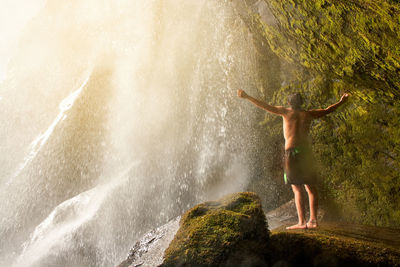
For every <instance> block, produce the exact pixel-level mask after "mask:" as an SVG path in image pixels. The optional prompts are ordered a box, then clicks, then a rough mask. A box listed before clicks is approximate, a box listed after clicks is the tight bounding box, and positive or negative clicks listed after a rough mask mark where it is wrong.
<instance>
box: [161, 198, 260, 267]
mask: <svg viewBox="0 0 400 267" xmlns="http://www.w3.org/2000/svg"><path fill="white" fill-rule="evenodd" d="M267 240H268V229H267V225H266V222H265V216H264V213H263V211H262V209H261V204H260V200H259V198H258V197H257V196H256V195H255V194H254V193H248V192H247V193H239V194H233V195H228V196H227V197H224V198H222V199H220V200H218V201H213V202H206V203H203V204H200V205H197V206H195V207H194V208H192V209H191V210H189V211H187V212H186V213H185V214H184V215H183V217H182V219H181V222H180V229H179V231H178V233H177V234H176V236H175V238H174V240H173V241H172V242H171V244H170V246H169V247H168V249H167V250H166V252H165V257H164V258H165V260H164V263H163V265H162V266H177V265H178V266H179V265H180V264H184V265H185V266H218V265H223V264H227V262H229V261H231V262H241V261H243V260H245V258H248V257H252V258H254V257H255V258H257V259H258V260H259V261H263V254H264V252H265V251H266V248H267V246H266V245H267V242H266V241H267ZM259 255H262V256H261V257H260V256H259Z"/></svg>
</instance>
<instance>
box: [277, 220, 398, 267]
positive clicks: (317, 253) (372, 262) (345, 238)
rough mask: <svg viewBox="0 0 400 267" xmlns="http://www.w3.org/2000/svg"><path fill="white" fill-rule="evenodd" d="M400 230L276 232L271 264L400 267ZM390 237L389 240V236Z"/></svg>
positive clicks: (327, 227) (332, 227) (335, 227)
mask: <svg viewBox="0 0 400 267" xmlns="http://www.w3.org/2000/svg"><path fill="white" fill-rule="evenodd" d="M399 234H400V231H399V230H396V229H390V228H382V227H372V226H362V225H349V224H339V223H323V224H322V225H320V226H319V228H318V229H317V230H295V231H293V230H292V231H287V230H285V229H284V227H282V228H280V229H276V230H274V231H273V232H272V234H271V236H270V244H271V247H270V251H271V252H270V255H271V259H270V263H272V265H274V264H277V265H280V266H400V247H399V240H398V236H399ZM388 235H390V236H388Z"/></svg>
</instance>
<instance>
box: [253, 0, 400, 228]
mask: <svg viewBox="0 0 400 267" xmlns="http://www.w3.org/2000/svg"><path fill="white" fill-rule="evenodd" d="M247 2H248V4H249V5H248V6H247V7H248V14H251V15H250V16H249V17H248V19H247V20H246V21H247V25H248V26H249V29H250V30H251V31H252V33H253V35H254V36H255V38H254V42H255V43H256V46H258V47H261V48H262V47H263V45H264V46H268V49H271V50H272V51H273V52H274V53H275V55H276V56H278V57H279V58H280V60H281V63H280V66H281V67H280V70H281V72H282V74H281V82H282V81H283V82H286V85H285V83H283V84H284V85H283V87H279V86H277V87H275V88H272V86H270V87H268V86H265V85H264V86H260V88H259V91H260V93H261V95H262V96H264V97H265V99H266V100H267V101H268V102H272V103H276V104H285V103H286V96H287V95H288V94H289V93H291V92H294V91H300V92H302V93H303V94H304V96H305V98H306V99H307V103H306V108H320V107H326V106H327V105H329V104H331V103H333V102H336V101H337V100H338V98H339V97H340V94H341V93H343V92H350V94H351V98H350V101H349V103H348V104H347V105H346V106H344V107H342V108H341V109H340V110H338V111H337V112H336V113H334V114H331V115H329V116H328V117H326V118H324V119H323V120H320V121H316V122H315V123H314V124H313V127H312V138H313V145H314V150H315V152H316V155H317V158H318V160H319V162H321V190H322V194H321V196H322V198H323V200H324V202H325V203H326V204H328V205H330V207H331V212H330V213H329V214H331V215H332V214H335V215H337V216H338V217H337V218H340V219H343V220H347V221H354V222H359V223H366V224H373V225H383V226H395V227H398V225H399V224H400V194H399V192H400V172H399V171H400V149H399V147H400V130H399V129H400V120H399V117H400V90H399V89H400V48H399V45H398V44H399V43H400V4H399V3H398V1H389V0H381V1H373V0H366V1H365V0H363V1H361V0H354V1H345V0H339V1H325V0H318V1H305V0H302V1H301V0H279V1H278V0H268V1H267V0H264V1H259V2H258V5H261V4H263V5H264V6H266V7H267V10H268V14H269V15H271V16H272V17H273V18H274V19H273V20H271V21H272V22H271V21H266V19H265V16H264V17H263V16H262V14H260V12H259V10H260V9H257V8H254V5H255V4H254V3H250V2H251V1H247ZM264 15H265V14H264ZM257 44H258V45H257ZM265 44H267V45H265ZM264 50H267V49H265V48H264ZM265 64H271V62H269V63H268V62H266V63H265ZM282 66H284V67H282ZM261 69H262V70H263V68H262V67H261ZM264 70H265V71H266V70H267V69H266V68H265V69H264ZM261 77H262V73H261V74H260V80H261V81H262V80H263V79H262V78H261ZM275 84H276V83H275ZM265 91H267V92H265ZM264 124H265V125H266V129H267V131H268V134H269V135H270V136H279V135H280V134H281V127H278V124H280V121H277V120H276V117H273V116H271V115H268V114H267V115H266V118H265V121H264ZM277 140H278V139H277ZM280 142H282V141H280ZM333 211H336V212H333Z"/></svg>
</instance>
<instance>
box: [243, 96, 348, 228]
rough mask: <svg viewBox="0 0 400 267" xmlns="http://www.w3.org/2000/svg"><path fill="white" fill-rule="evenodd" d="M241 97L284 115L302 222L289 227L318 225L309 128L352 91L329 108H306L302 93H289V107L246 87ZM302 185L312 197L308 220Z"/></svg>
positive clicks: (288, 171) (289, 179) (289, 170)
mask: <svg viewBox="0 0 400 267" xmlns="http://www.w3.org/2000/svg"><path fill="white" fill-rule="evenodd" d="M237 94H238V96H239V97H241V98H244V99H247V100H249V101H250V102H252V103H253V104H254V105H256V106H257V107H259V108H262V109H264V110H266V111H268V112H271V113H273V114H276V115H280V116H282V117H283V132H284V137H285V164H284V166H285V167H284V169H285V174H284V179H285V183H286V184H290V185H291V186H292V190H293V193H294V199H295V203H296V210H297V216H298V219H299V221H298V223H297V224H295V225H292V226H290V227H287V228H286V229H289V230H292V229H306V228H316V227H317V226H318V224H317V209H318V192H317V188H316V186H315V184H316V176H317V175H316V172H315V169H314V168H313V165H315V164H314V161H313V158H312V153H311V145H310V141H309V136H308V133H309V128H310V124H311V121H312V120H313V119H317V118H320V117H323V116H325V115H327V114H329V113H331V112H333V111H335V110H336V109H337V108H338V107H339V106H340V105H342V104H343V103H344V102H346V100H347V98H348V97H349V95H348V94H347V93H346V94H343V96H342V97H341V99H340V101H339V102H337V103H335V104H333V105H331V106H329V107H327V108H325V109H313V110H302V109H301V105H302V104H303V100H302V97H301V95H300V94H294V95H291V96H289V99H288V105H289V107H288V108H287V107H282V106H271V105H268V104H267V103H265V102H263V101H260V100H257V99H255V98H253V97H251V96H249V95H248V94H246V92H245V91H243V90H241V89H239V90H238V91H237ZM302 185H304V186H305V188H306V191H307V194H308V200H309V204H310V219H309V220H308V222H306V220H305V217H304V211H303V197H302V194H301V190H302Z"/></svg>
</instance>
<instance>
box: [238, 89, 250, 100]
mask: <svg viewBox="0 0 400 267" xmlns="http://www.w3.org/2000/svg"><path fill="white" fill-rule="evenodd" d="M237 95H238V97H241V98H246V97H247V96H248V95H247V94H246V92H245V91H243V90H242V89H238V90H237Z"/></svg>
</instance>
